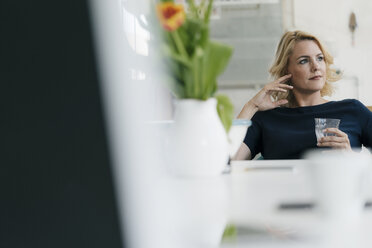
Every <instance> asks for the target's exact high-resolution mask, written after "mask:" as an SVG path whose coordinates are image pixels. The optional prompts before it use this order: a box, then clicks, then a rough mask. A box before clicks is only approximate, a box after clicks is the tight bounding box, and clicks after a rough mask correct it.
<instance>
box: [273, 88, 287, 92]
mask: <svg viewBox="0 0 372 248" xmlns="http://www.w3.org/2000/svg"><path fill="white" fill-rule="evenodd" d="M272 91H275V92H277V91H279V92H287V90H286V89H282V88H279V87H274V88H270V89H269V92H272Z"/></svg>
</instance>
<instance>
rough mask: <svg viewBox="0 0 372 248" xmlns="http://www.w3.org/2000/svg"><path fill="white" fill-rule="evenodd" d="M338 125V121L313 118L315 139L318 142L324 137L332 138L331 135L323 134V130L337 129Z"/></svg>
mask: <svg viewBox="0 0 372 248" xmlns="http://www.w3.org/2000/svg"><path fill="white" fill-rule="evenodd" d="M339 125H340V119H330V118H315V135H316V139H317V140H319V139H320V138H322V137H324V136H334V134H333V133H324V132H323V130H324V129H326V128H338V126H339Z"/></svg>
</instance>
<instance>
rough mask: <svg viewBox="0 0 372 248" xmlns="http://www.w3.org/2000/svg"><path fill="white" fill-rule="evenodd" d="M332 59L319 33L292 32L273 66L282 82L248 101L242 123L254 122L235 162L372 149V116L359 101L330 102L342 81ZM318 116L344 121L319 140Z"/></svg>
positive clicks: (278, 50)
mask: <svg viewBox="0 0 372 248" xmlns="http://www.w3.org/2000/svg"><path fill="white" fill-rule="evenodd" d="M332 63H333V58H332V56H331V55H330V54H329V53H328V52H327V51H326V50H325V49H324V47H323V46H322V44H321V42H320V41H319V40H318V39H317V38H316V37H315V36H313V35H311V34H308V33H305V32H302V31H289V32H286V33H285V34H284V35H283V36H282V38H281V40H280V42H279V45H278V48H277V52H276V56H275V61H274V64H273V66H272V67H271V68H270V73H271V75H272V76H273V77H274V78H276V80H275V81H274V82H272V83H269V84H267V85H266V86H265V87H264V88H263V89H262V90H261V91H260V92H258V93H257V95H255V96H254V97H253V98H252V99H251V100H250V101H248V102H247V103H246V104H245V105H244V107H243V109H242V110H241V112H240V114H239V115H238V118H239V119H243V118H244V119H252V125H251V126H250V127H249V128H248V131H247V134H246V137H245V139H244V142H243V144H242V145H241V147H240V148H239V150H238V152H237V154H236V155H235V158H234V159H238V160H241V159H252V158H254V157H255V155H256V154H258V153H261V154H262V156H263V157H264V159H298V158H301V157H302V155H303V153H304V152H306V151H307V150H309V149H314V148H317V147H319V148H326V147H327V148H330V147H331V148H334V149H345V150H351V149H352V148H361V146H362V145H364V146H366V147H372V112H370V111H369V110H368V109H367V108H366V107H365V106H364V105H363V104H362V103H360V102H359V101H357V100H352V99H347V100H343V101H327V100H326V99H324V98H323V96H325V95H330V94H331V93H332V87H331V85H330V82H334V81H337V80H338V79H339V77H340V76H339V75H337V73H336V71H335V70H334V69H331V68H330V65H332ZM314 118H334V119H340V120H341V122H340V126H339V129H337V128H329V129H326V130H325V132H327V133H331V134H334V136H326V137H323V138H321V139H320V140H319V141H317V139H316V136H315V131H314V130H315V128H314V126H315V124H314Z"/></svg>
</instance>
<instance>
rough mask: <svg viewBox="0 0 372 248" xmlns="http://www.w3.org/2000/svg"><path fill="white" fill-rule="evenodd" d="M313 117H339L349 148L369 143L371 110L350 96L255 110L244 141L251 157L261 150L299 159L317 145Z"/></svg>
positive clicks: (272, 156) (271, 156)
mask: <svg viewBox="0 0 372 248" xmlns="http://www.w3.org/2000/svg"><path fill="white" fill-rule="evenodd" d="M314 118H334V119H340V120H341V122H340V126H339V129H340V130H341V131H343V132H344V133H346V134H347V135H348V137H349V140H350V145H351V147H352V148H361V146H362V145H364V146H366V147H369V148H371V147H372V112H371V111H369V110H368V108H366V107H365V106H364V105H363V104H362V103H361V102H359V101H358V100H354V99H346V100H342V101H331V102H327V103H323V104H320V105H316V106H308V107H298V108H286V107H279V108H275V109H271V110H267V111H259V112H257V113H256V114H255V115H254V116H253V118H252V125H251V126H250V127H249V128H248V131H247V134H246V136H245V138H244V143H245V144H246V145H247V146H248V147H249V149H250V150H251V153H252V158H254V157H255V156H256V154H258V153H260V152H261V155H262V156H263V157H264V159H299V158H302V155H303V154H304V152H306V151H307V150H309V149H315V148H319V147H317V145H316V144H317V140H316V136H315V121H314Z"/></svg>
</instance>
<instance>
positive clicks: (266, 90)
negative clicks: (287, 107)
mask: <svg viewBox="0 0 372 248" xmlns="http://www.w3.org/2000/svg"><path fill="white" fill-rule="evenodd" d="M291 77H292V75H291V74H288V75H285V76H283V77H280V78H278V79H277V80H275V81H274V82H272V83H269V84H267V85H265V87H263V88H262V90H260V92H258V93H257V94H256V95H255V96H254V97H253V98H252V99H251V100H250V102H251V103H252V104H254V106H256V108H258V111H265V110H269V109H273V108H276V107H279V106H280V105H283V104H286V103H288V101H287V100H286V99H282V100H279V101H272V99H271V96H272V94H273V93H275V92H287V90H291V89H293V86H291V85H288V84H285V82H286V81H288V80H289V79H290V78H291Z"/></svg>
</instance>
